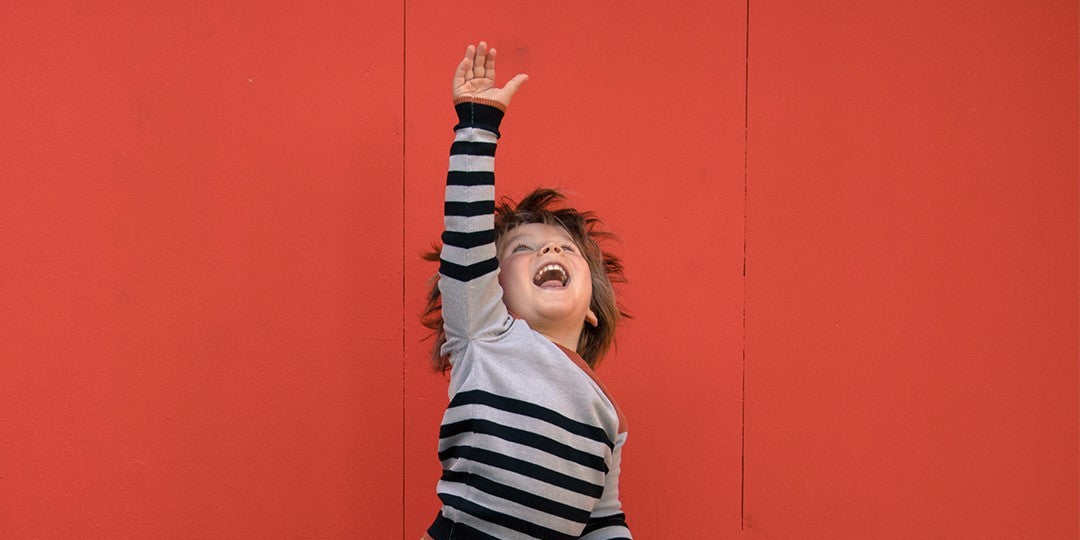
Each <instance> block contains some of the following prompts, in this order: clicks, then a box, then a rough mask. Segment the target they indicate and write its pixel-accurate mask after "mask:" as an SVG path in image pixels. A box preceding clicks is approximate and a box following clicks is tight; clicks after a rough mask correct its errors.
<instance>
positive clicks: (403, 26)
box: [401, 1, 408, 539]
mask: <svg viewBox="0 0 1080 540" xmlns="http://www.w3.org/2000/svg"><path fill="white" fill-rule="evenodd" d="M407 8H408V1H403V2H402V3H401V538H402V539H404V538H405V459H406V455H405V395H406V394H405V392H406V388H405V362H406V354H405V322H406V313H407V310H406V309H405V308H406V303H405V297H406V295H405V238H406V237H405V74H406V69H405V59H406V54H405V32H406V28H407V25H406V20H407V19H406V17H405V14H406V9H407Z"/></svg>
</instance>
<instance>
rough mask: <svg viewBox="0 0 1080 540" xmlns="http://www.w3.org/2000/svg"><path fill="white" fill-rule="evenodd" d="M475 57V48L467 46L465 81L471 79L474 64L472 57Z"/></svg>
mask: <svg viewBox="0 0 1080 540" xmlns="http://www.w3.org/2000/svg"><path fill="white" fill-rule="evenodd" d="M475 56H476V47H474V46H473V45H471V44H470V45H469V46H468V47H465V60H464V61H465V62H468V64H469V65H468V67H467V68H466V70H465V80H466V81H467V80H469V79H471V78H472V77H473V73H472V72H473V65H474V64H475V62H474V61H473V60H474V57H475Z"/></svg>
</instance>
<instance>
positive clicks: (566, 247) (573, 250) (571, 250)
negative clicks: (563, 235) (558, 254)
mask: <svg viewBox="0 0 1080 540" xmlns="http://www.w3.org/2000/svg"><path fill="white" fill-rule="evenodd" d="M562 248H563V250H564V251H569V252H571V253H574V252H575V251H577V250H576V249H574V246H572V245H565V246H563V247H562Z"/></svg>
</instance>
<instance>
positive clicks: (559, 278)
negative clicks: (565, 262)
mask: <svg viewBox="0 0 1080 540" xmlns="http://www.w3.org/2000/svg"><path fill="white" fill-rule="evenodd" d="M569 281H570V274H567V273H566V269H565V268H563V267H562V265H561V264H546V265H544V266H543V267H541V268H540V270H538V271H537V272H536V275H535V276H533V285H536V286H537V287H540V288H541V289H554V288H558V287H565V286H566V284H567V283H569Z"/></svg>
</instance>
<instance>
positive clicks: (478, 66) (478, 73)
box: [473, 41, 488, 77]
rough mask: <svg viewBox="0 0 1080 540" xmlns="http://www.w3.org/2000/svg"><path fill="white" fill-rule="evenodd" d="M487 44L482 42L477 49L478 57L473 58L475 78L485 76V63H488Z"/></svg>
mask: <svg viewBox="0 0 1080 540" xmlns="http://www.w3.org/2000/svg"><path fill="white" fill-rule="evenodd" d="M487 52H488V50H487V43H484V42H483V41H481V42H480V46H479V47H477V48H476V56H475V57H474V58H473V77H483V76H484V62H485V61H487Z"/></svg>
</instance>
